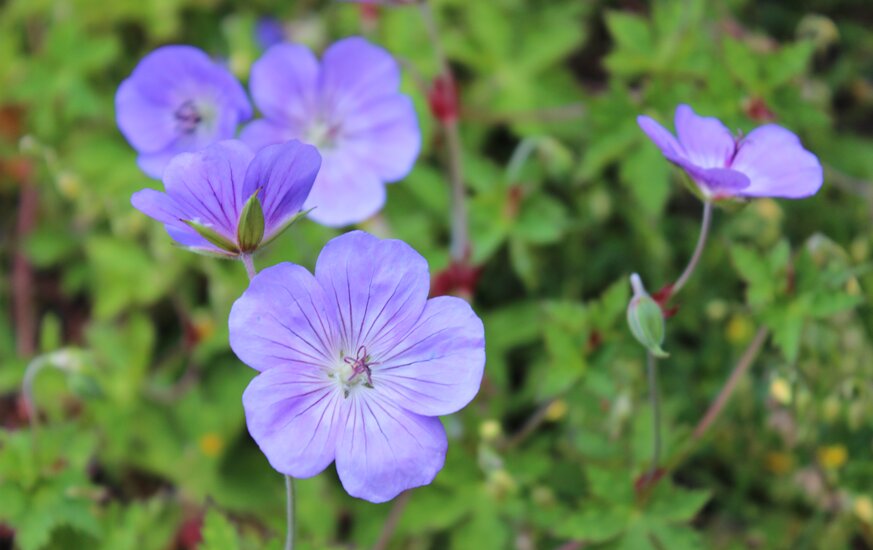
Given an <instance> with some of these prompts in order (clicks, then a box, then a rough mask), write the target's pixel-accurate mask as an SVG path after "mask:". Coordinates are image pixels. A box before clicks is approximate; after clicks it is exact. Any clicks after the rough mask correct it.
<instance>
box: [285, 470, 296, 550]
mask: <svg viewBox="0 0 873 550" xmlns="http://www.w3.org/2000/svg"><path fill="white" fill-rule="evenodd" d="M285 497H286V502H287V505H286V508H285V516H286V519H287V521H288V533H287V535H285V550H294V478H292V477H291V476H285Z"/></svg>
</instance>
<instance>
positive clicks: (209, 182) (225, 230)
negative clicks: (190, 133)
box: [164, 140, 253, 242]
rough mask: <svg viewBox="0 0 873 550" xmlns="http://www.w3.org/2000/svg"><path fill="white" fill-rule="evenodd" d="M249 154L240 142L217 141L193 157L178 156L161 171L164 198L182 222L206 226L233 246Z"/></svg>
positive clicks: (190, 155)
mask: <svg viewBox="0 0 873 550" xmlns="http://www.w3.org/2000/svg"><path fill="white" fill-rule="evenodd" d="M252 156H253V155H252V152H251V150H250V149H249V148H248V147H246V146H245V145H244V144H243V143H242V142H240V141H233V140H231V141H221V142H219V143H216V144H215V145H211V146H209V147H207V148H206V149H204V150H203V151H199V152H197V153H182V154H180V155H177V156H176V157H174V158H173V160H172V161H170V164H169V165H168V166H167V168H166V169H165V170H164V186H165V187H166V189H167V194H168V195H169V196H170V197H172V198H173V201H174V202H175V203H176V204H177V205H178V207H179V210H180V212H181V213H182V214H184V217H183V218H182V219H184V220H194V221H197V222H198V223H201V224H204V225H208V226H210V227H212V228H213V229H215V230H216V231H218V232H219V233H221V234H222V235H223V236H225V237H227V238H228V239H230V240H231V241H233V242H236V227H237V224H238V223H239V214H240V210H241V209H242V207H243V204H245V199H244V198H243V193H242V190H243V182H244V180H245V173H246V168H248V165H249V163H250V162H251V160H252Z"/></svg>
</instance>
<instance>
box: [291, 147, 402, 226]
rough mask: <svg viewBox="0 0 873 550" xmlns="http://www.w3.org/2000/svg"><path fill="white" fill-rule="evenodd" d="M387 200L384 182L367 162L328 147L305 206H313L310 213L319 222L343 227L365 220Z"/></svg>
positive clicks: (306, 207) (307, 207)
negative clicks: (330, 149)
mask: <svg viewBox="0 0 873 550" xmlns="http://www.w3.org/2000/svg"><path fill="white" fill-rule="evenodd" d="M384 204H385V184H384V183H383V182H382V181H381V180H380V179H379V178H378V177H377V176H376V174H375V173H373V171H372V170H371V169H370V167H369V165H368V164H367V163H365V162H361V161H360V160H358V159H356V158H354V157H352V156H351V155H346V154H344V153H343V152H340V151H333V152H331V151H325V152H323V155H322V162H321V171H320V172H319V173H318V177H317V178H316V180H315V184H314V185H313V186H312V191H311V192H310V193H309V198H308V199H306V203H305V204H304V205H303V207H304V208H305V209H309V208H314V210H313V211H312V212H311V213H310V214H309V217H310V218H311V219H313V220H315V221H316V222H318V223H320V224H322V225H326V226H328V227H343V226H345V225H350V224H353V223H359V222H362V221H364V220H366V219H367V218H369V217H370V216H372V215H374V214H376V213H377V212H379V210H381V208H382V206H383V205H384Z"/></svg>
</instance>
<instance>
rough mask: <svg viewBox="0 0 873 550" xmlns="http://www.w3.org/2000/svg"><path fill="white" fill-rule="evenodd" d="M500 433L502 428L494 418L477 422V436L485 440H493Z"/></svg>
mask: <svg viewBox="0 0 873 550" xmlns="http://www.w3.org/2000/svg"><path fill="white" fill-rule="evenodd" d="M501 433H503V429H502V428H501V427H500V422H498V421H496V420H493V419H491V420H486V421H484V422H482V423H481V424H479V437H481V438H482V439H483V440H485V441H494V440H495V439H497V438H498V437H500V434H501Z"/></svg>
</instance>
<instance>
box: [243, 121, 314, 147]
mask: <svg viewBox="0 0 873 550" xmlns="http://www.w3.org/2000/svg"><path fill="white" fill-rule="evenodd" d="M299 135H300V132H299V131H297V129H295V127H293V126H288V125H282V124H277V123H275V122H271V121H269V120H265V119H258V120H254V121H252V122H250V123H249V124H247V125H246V126H245V127H244V128H243V129H242V132H241V133H240V136H239V139H240V140H242V141H243V143H245V144H246V145H248V146H249V147H250V148H251V149H252V151H260V150H261V149H263V148H264V147H266V146H267V145H275V144H277V143H285V142H286V141H290V140H292V139H296V138H297V136H299Z"/></svg>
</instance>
